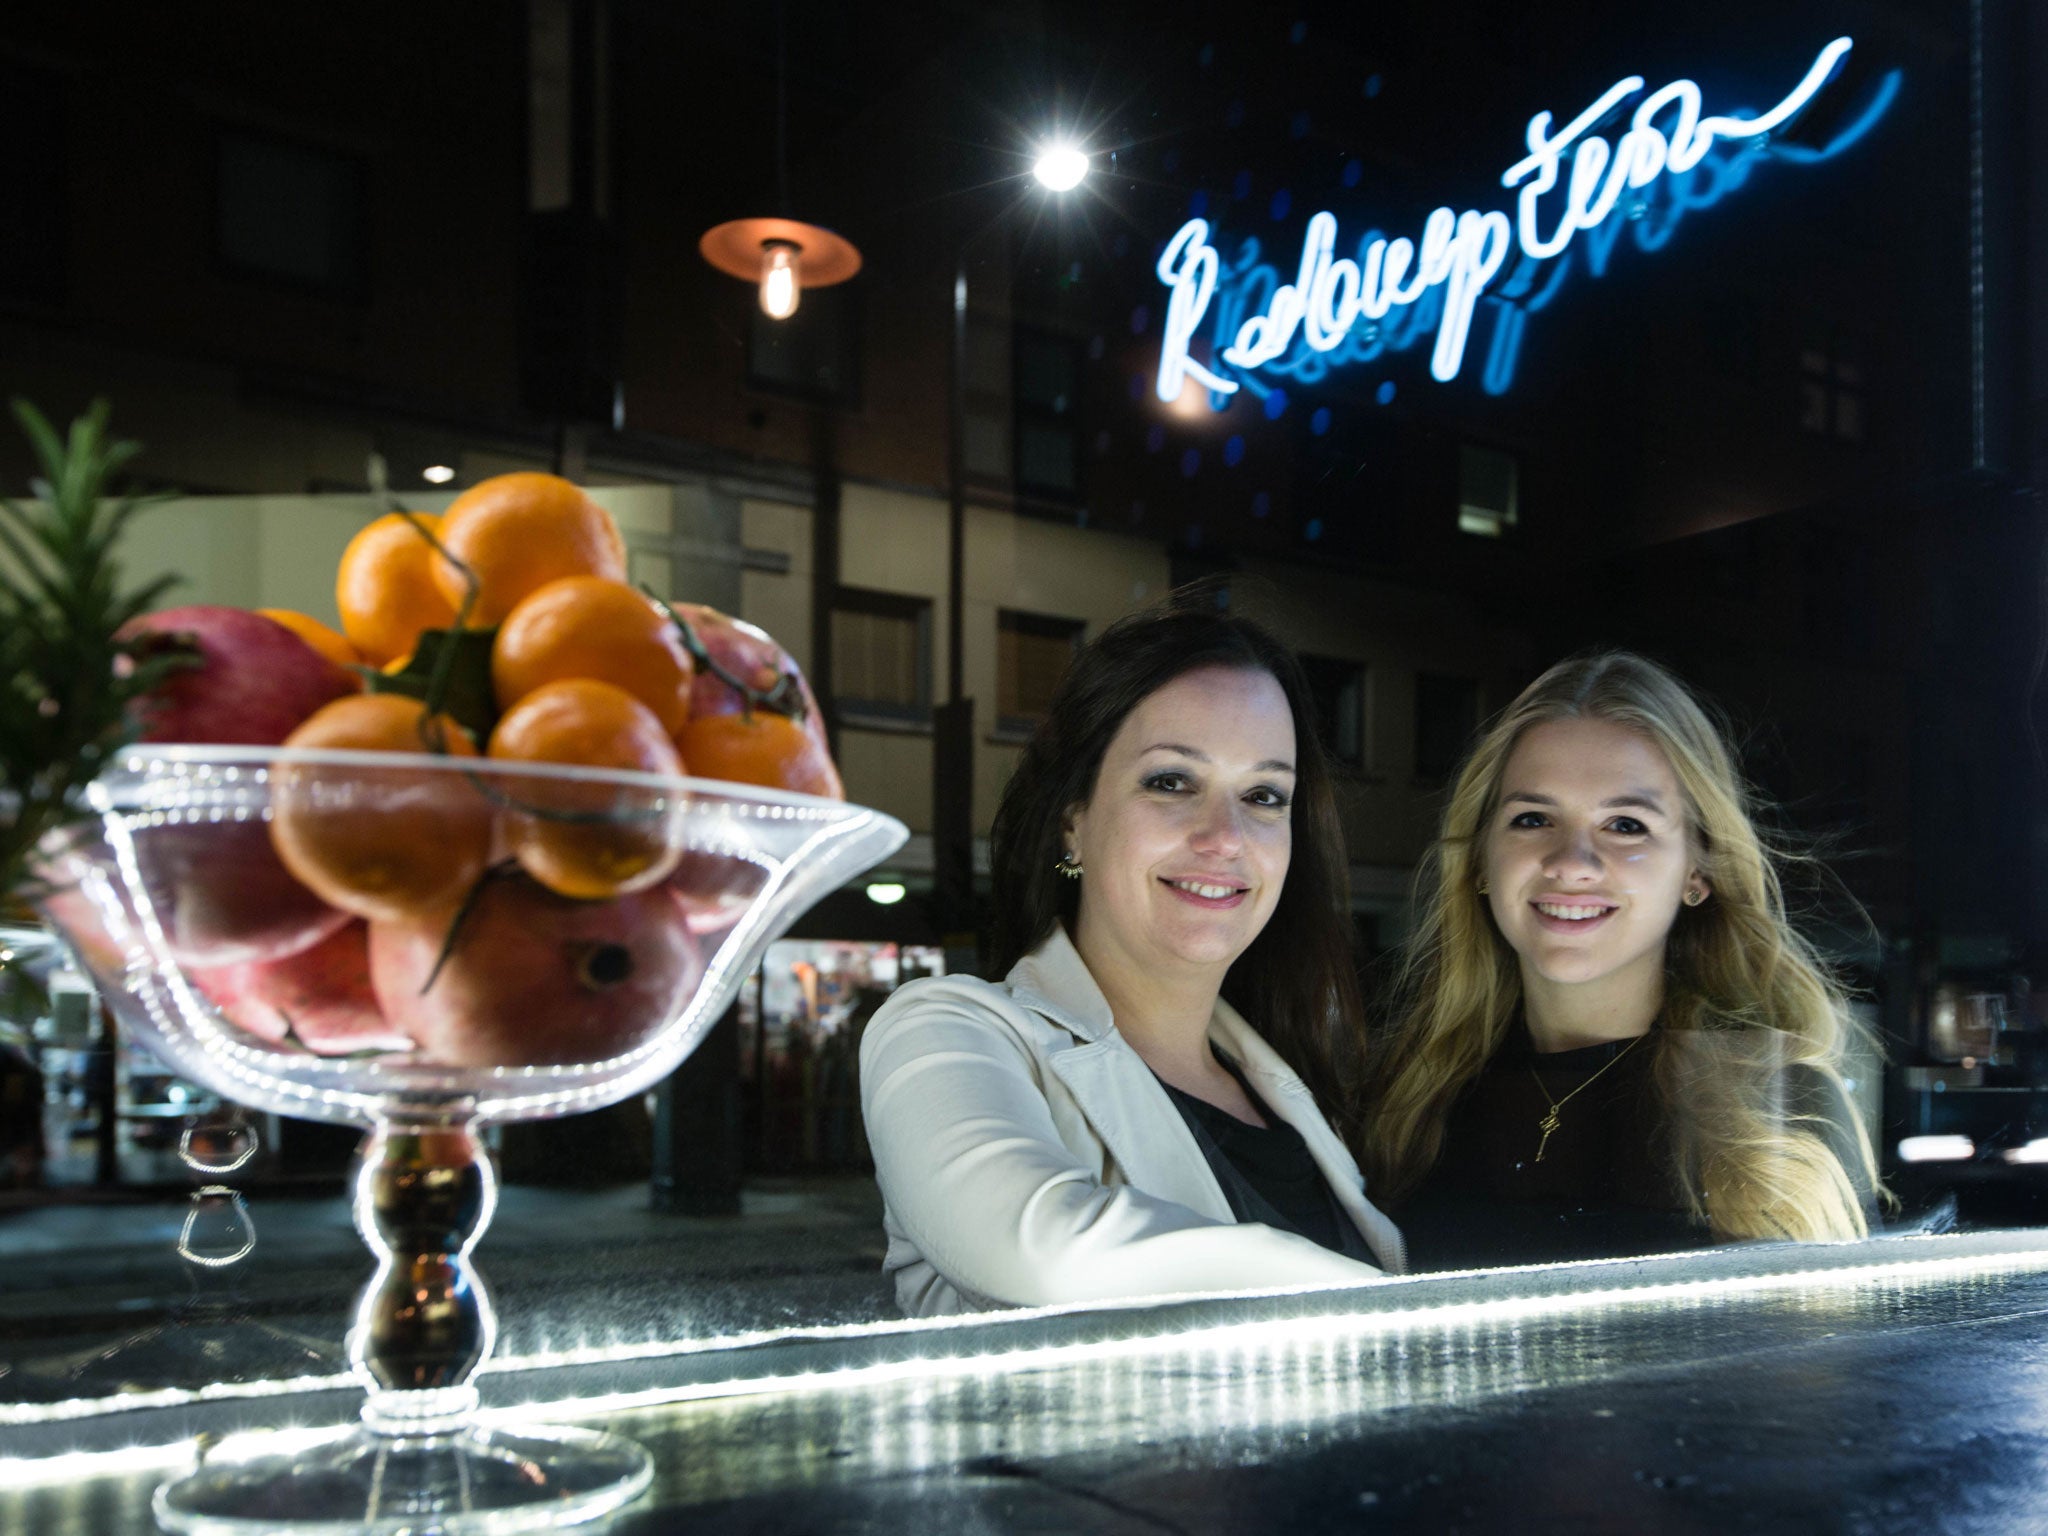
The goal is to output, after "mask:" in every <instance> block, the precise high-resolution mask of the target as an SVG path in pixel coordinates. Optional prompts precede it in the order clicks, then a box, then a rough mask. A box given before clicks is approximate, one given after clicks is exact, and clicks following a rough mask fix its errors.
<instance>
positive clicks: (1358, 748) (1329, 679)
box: [1301, 656, 1372, 768]
mask: <svg viewBox="0 0 2048 1536" xmlns="http://www.w3.org/2000/svg"><path fill="white" fill-rule="evenodd" d="M1301 670H1302V674H1303V675H1304V676H1305V677H1306V678H1307V679H1308V691H1309V697H1310V698H1312V699H1313V700H1314V701H1315V706H1316V724H1317V726H1318V728H1319V729H1320V730H1321V733H1322V738H1323V746H1324V748H1325V749H1326V750H1327V751H1328V752H1329V753H1330V755H1331V756H1332V757H1334V758H1336V759H1337V761H1339V762H1340V763H1349V764H1351V765H1352V766H1353V767H1355V768H1367V767H1370V766H1372V763H1371V750H1370V748H1371V720H1370V718H1369V711H1368V693H1367V676H1366V669H1365V668H1364V667H1363V666H1361V665H1359V663H1357V662H1355V661H1342V660H1339V659H1338V658H1336V657H1334V656H1303V657H1302V658H1301Z"/></svg>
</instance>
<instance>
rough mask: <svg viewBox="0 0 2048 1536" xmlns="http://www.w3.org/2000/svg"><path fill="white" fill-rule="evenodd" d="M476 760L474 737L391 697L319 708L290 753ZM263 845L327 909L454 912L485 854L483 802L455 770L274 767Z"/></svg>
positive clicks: (487, 816) (487, 810) (369, 696)
mask: <svg viewBox="0 0 2048 1536" xmlns="http://www.w3.org/2000/svg"><path fill="white" fill-rule="evenodd" d="M430 742H437V743H438V744H439V749H440V750H442V751H444V752H446V753H447V754H448V755H449V756H451V757H464V758H474V757H475V756H476V746H475V744H474V743H472V742H471V741H470V739H469V733H468V732H467V731H465V730H463V728H462V727H461V726H460V725H458V724H456V722H455V721H453V720H451V719H449V718H448V717H447V716H446V715H437V716H434V717H432V718H431V719H429V718H428V716H427V712H426V705H424V704H423V703H421V702H420V701H419V700H418V699H412V698H407V697H405V696H404V695H403V694H396V693H363V694H357V695H355V696H354V697H352V698H346V699H336V700H335V701H334V702H333V703H332V704H329V705H326V706H325V707H324V708H321V709H319V710H316V711H315V712H314V713H313V714H312V715H311V716H310V717H309V718H308V719H307V720H306V722H305V723H304V724H303V725H301V726H300V727H299V728H298V729H297V730H296V731H293V732H292V733H291V735H290V736H288V737H286V738H285V742H284V744H285V746H287V747H320V748H330V749H344V750H354V751H372V752H422V751H425V750H427V749H428V743H430ZM270 784H271V788H270V838H271V842H272V843H273V844H274V845H275V846H276V848H277V856H278V857H279V858H280V859H282V860H283V861H284V865H285V868H287V869H289V870H290V871H291V872H292V874H293V875H294V876H295V877H296V878H297V879H298V881H299V882H300V884H302V885H304V886H305V887H306V888H307V889H308V890H310V891H312V892H313V893H314V894H315V895H316V896H319V897H320V898H321V899H322V900H323V901H325V902H327V904H328V905H329V906H333V907H338V908H340V909H341V910H342V911H344V912H353V913H354V914H356V916H358V917H367V918H373V919H377V920H380V921H387V922H389V921H397V920H399V919H402V918H406V917H411V916H415V915H417V914H419V913H421V912H424V911H427V910H430V909H433V908H437V907H445V906H449V905H452V904H453V903H455V902H458V901H460V900H461V899H462V897H463V896H464V895H465V894H466V893H467V892H468V890H469V888H470V887H471V886H472V885H474V884H475V883H476V881H477V880H478V879H479V878H480V877H481V876H482V874H483V872H484V868H485V866H486V865H487V864H488V863H489V862H490V856H491V807H490V803H489V802H488V801H487V800H485V799H484V797H483V796H482V795H481V794H480V793H479V792H478V791H477V788H476V786H475V785H473V784H471V783H469V782H468V781H467V780H466V779H465V778H464V777H463V776H462V775H461V774H458V773H452V772H449V771H448V770H446V769H439V768H418V767H412V766H408V765H400V764H393V765H392V766H391V767H390V768H382V767H378V768H356V767H349V768H344V767H328V766H325V765H320V764H313V763H280V764H278V765H277V766H276V768H275V769H274V770H273V772H272V774H271V780H270Z"/></svg>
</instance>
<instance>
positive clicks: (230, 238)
mask: <svg viewBox="0 0 2048 1536" xmlns="http://www.w3.org/2000/svg"><path fill="white" fill-rule="evenodd" d="M214 171H215V179H214V251H215V254H216V255H218V256H219V258H220V260H221V262H222V264H223V265H225V266H227V267H228V268H229V269H231V270H233V271H236V272H241V273H247V274H250V275H252V276H257V277H266V278H273V279H277V280H280V281H283V282H287V283H291V284H293V285H294V286H297V287H302V288H307V289H310V290H312V291H314V292H317V293H322V294H327V295H330V296H334V297H340V298H350V297H354V296H356V295H358V294H360V293H361V291H362V289H363V285H364V281H365V276H366V270H365V269H366V267H367V262H366V260H365V255H364V247H365V218H364V188H363V168H362V165H361V163H360V162H358V161H356V160H354V159H351V158H350V157H348V156H346V155H341V154H336V153H334V152H333V151H331V150H325V149H318V148H314V147H313V146H311V145H305V144H291V143H287V142H285V141H283V140H281V139H271V138H262V137H258V136H256V135H254V134H248V133H242V132H240V131H238V130H235V129H227V128H224V129H222V130H221V131H220V133H219V134H218V136H217V138H216V141H215V162H214Z"/></svg>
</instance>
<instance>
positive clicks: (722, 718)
mask: <svg viewBox="0 0 2048 1536" xmlns="http://www.w3.org/2000/svg"><path fill="white" fill-rule="evenodd" d="M676 745H677V746H679V747H681V748H682V749H683V761H684V762H685V763H687V764H689V767H690V772H691V773H692V774H694V775H696V776H697V777H698V778H704V779H731V780H734V781H735V782H737V783H740V784H762V785H766V786H767V787H769V788H771V789H791V790H795V791H796V792H797V793H799V794H805V795H822V796H824V797H825V798H826V799H828V800H844V799H845V798H846V789H845V786H844V785H842V784H841V783H840V782H839V770H838V769H837V768H835V767H833V766H832V759H831V757H830V756H829V755H828V754H827V753H826V751H825V749H824V747H823V746H821V745H819V743H818V742H817V740H816V739H815V738H814V737H812V735H811V733H810V732H809V731H806V730H805V729H804V728H803V726H802V725H800V724H799V723H798V722H797V721H795V720H792V719H791V718H790V717H789V716H788V715H779V714H776V713H775V712H774V711H772V710H766V709H757V710H754V711H753V712H752V713H751V714H737V715H700V716H698V717H697V718H696V719H695V720H692V721H691V722H690V723H689V724H688V725H686V726H684V727H683V729H682V733H681V734H680V735H679V736H677V737H676Z"/></svg>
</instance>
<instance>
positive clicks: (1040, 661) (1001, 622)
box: [996, 608, 1087, 735]
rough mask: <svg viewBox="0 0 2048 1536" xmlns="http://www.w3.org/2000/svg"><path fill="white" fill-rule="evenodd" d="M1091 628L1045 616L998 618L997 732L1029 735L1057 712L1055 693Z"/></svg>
mask: <svg viewBox="0 0 2048 1536" xmlns="http://www.w3.org/2000/svg"><path fill="white" fill-rule="evenodd" d="M1086 629H1087V625H1086V624H1084V623H1083V622H1082V621H1081V620H1079V619H1056V618H1049V617H1047V616H1046V615H1045V614H1042V613H1018V612H1016V611H1015V610H1013V609H1009V608H1004V609H1000V610H998V612H997V613H996V728H997V730H999V731H1001V732H1002V733H1004V734H1006V735H1023V734H1028V733H1029V732H1030V731H1031V730H1032V728H1033V727H1035V726H1036V725H1037V724H1038V723H1039V721H1041V720H1043V719H1044V718H1045V716H1046V712H1047V711H1048V710H1050V709H1051V708H1052V696H1053V690H1055V689H1056V688H1058V687H1059V685H1060V679H1061V678H1063V677H1065V676H1066V675H1067V667H1068V664H1069V663H1071V662H1072V661H1073V659H1074V655H1075V653H1076V652H1077V651H1079V650H1080V649H1081V637H1082V635H1083V633H1084V632H1085V631H1086Z"/></svg>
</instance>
